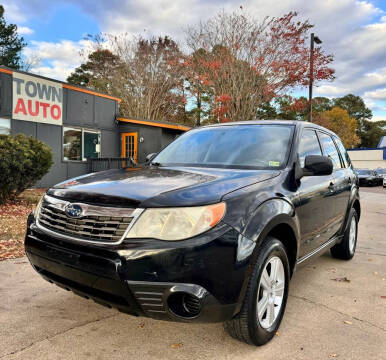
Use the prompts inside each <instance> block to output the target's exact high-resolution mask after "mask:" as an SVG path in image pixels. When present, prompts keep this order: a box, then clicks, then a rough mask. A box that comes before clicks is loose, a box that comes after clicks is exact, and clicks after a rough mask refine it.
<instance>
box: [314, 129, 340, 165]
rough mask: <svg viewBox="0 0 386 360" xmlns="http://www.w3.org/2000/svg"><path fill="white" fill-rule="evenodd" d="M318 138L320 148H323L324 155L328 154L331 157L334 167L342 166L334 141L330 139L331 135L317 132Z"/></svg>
mask: <svg viewBox="0 0 386 360" xmlns="http://www.w3.org/2000/svg"><path fill="white" fill-rule="evenodd" d="M319 138H320V142H321V143H322V148H323V150H324V153H325V155H326V156H328V157H329V158H330V159H331V161H332V163H333V165H334V169H340V168H342V164H341V162H340V158H339V154H338V150H337V149H336V146H335V143H334V141H333V140H332V137H331V136H329V135H327V134H325V133H322V132H319Z"/></svg>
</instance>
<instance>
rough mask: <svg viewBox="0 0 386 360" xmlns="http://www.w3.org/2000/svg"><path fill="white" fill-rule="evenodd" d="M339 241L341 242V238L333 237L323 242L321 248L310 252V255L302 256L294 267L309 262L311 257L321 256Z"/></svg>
mask: <svg viewBox="0 0 386 360" xmlns="http://www.w3.org/2000/svg"><path fill="white" fill-rule="evenodd" d="M340 240H341V236H335V237H333V238H331V239H330V240H328V241H327V242H325V243H324V244H322V245H321V246H319V247H318V248H316V249H315V250H313V251H311V252H310V253H308V254H306V255H304V256H302V257H301V258H300V259H298V260H297V262H296V265H300V264H303V263H304V262H306V261H307V260H310V259H311V258H313V257H316V256H319V255H321V253H322V252H324V251H325V250H328V249H329V248H331V247H333V246H334V245H335V244H336V243H337V242H339V241H340Z"/></svg>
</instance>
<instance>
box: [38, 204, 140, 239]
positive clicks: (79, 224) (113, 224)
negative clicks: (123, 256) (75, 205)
mask: <svg viewBox="0 0 386 360" xmlns="http://www.w3.org/2000/svg"><path fill="white" fill-rule="evenodd" d="M50 199H51V200H52V198H50V197H48V196H45V198H44V200H43V202H42V205H41V208H40V211H39V217H38V222H39V224H40V225H41V226H43V227H44V228H46V229H48V230H51V231H54V232H55V233H57V234H61V235H67V236H71V237H73V238H76V239H79V240H86V241H87V240H88V241H95V242H106V243H116V242H119V241H120V239H121V238H122V237H123V235H124V233H125V231H126V230H127V228H128V226H129V225H130V223H131V222H132V220H133V216H122V215H123V213H124V212H126V213H127V215H132V213H133V209H117V208H108V207H97V206H91V205H87V204H79V205H81V206H83V207H85V208H86V209H90V208H91V211H88V212H89V213H90V214H87V213H86V214H84V215H82V216H81V217H79V218H72V217H69V216H68V215H67V214H66V212H65V207H66V206H67V205H68V204H69V202H65V201H62V200H57V199H54V201H52V202H50ZM93 212H94V213H95V214H94V213H93ZM98 213H105V214H106V215H107V214H109V215H115V214H118V215H121V216H105V215H98Z"/></svg>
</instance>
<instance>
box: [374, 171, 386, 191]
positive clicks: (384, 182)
mask: <svg viewBox="0 0 386 360" xmlns="http://www.w3.org/2000/svg"><path fill="white" fill-rule="evenodd" d="M376 171H377V174H378V176H379V177H381V178H382V185H383V187H386V169H381V168H378V169H377V170H376Z"/></svg>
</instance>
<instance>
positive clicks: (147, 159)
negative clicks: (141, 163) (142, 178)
mask: <svg viewBox="0 0 386 360" xmlns="http://www.w3.org/2000/svg"><path fill="white" fill-rule="evenodd" d="M156 156H157V153H151V154H148V155H146V159H145V162H146V164H148V163H150V161H152V160H153V159H154V158H155V157H156Z"/></svg>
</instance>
